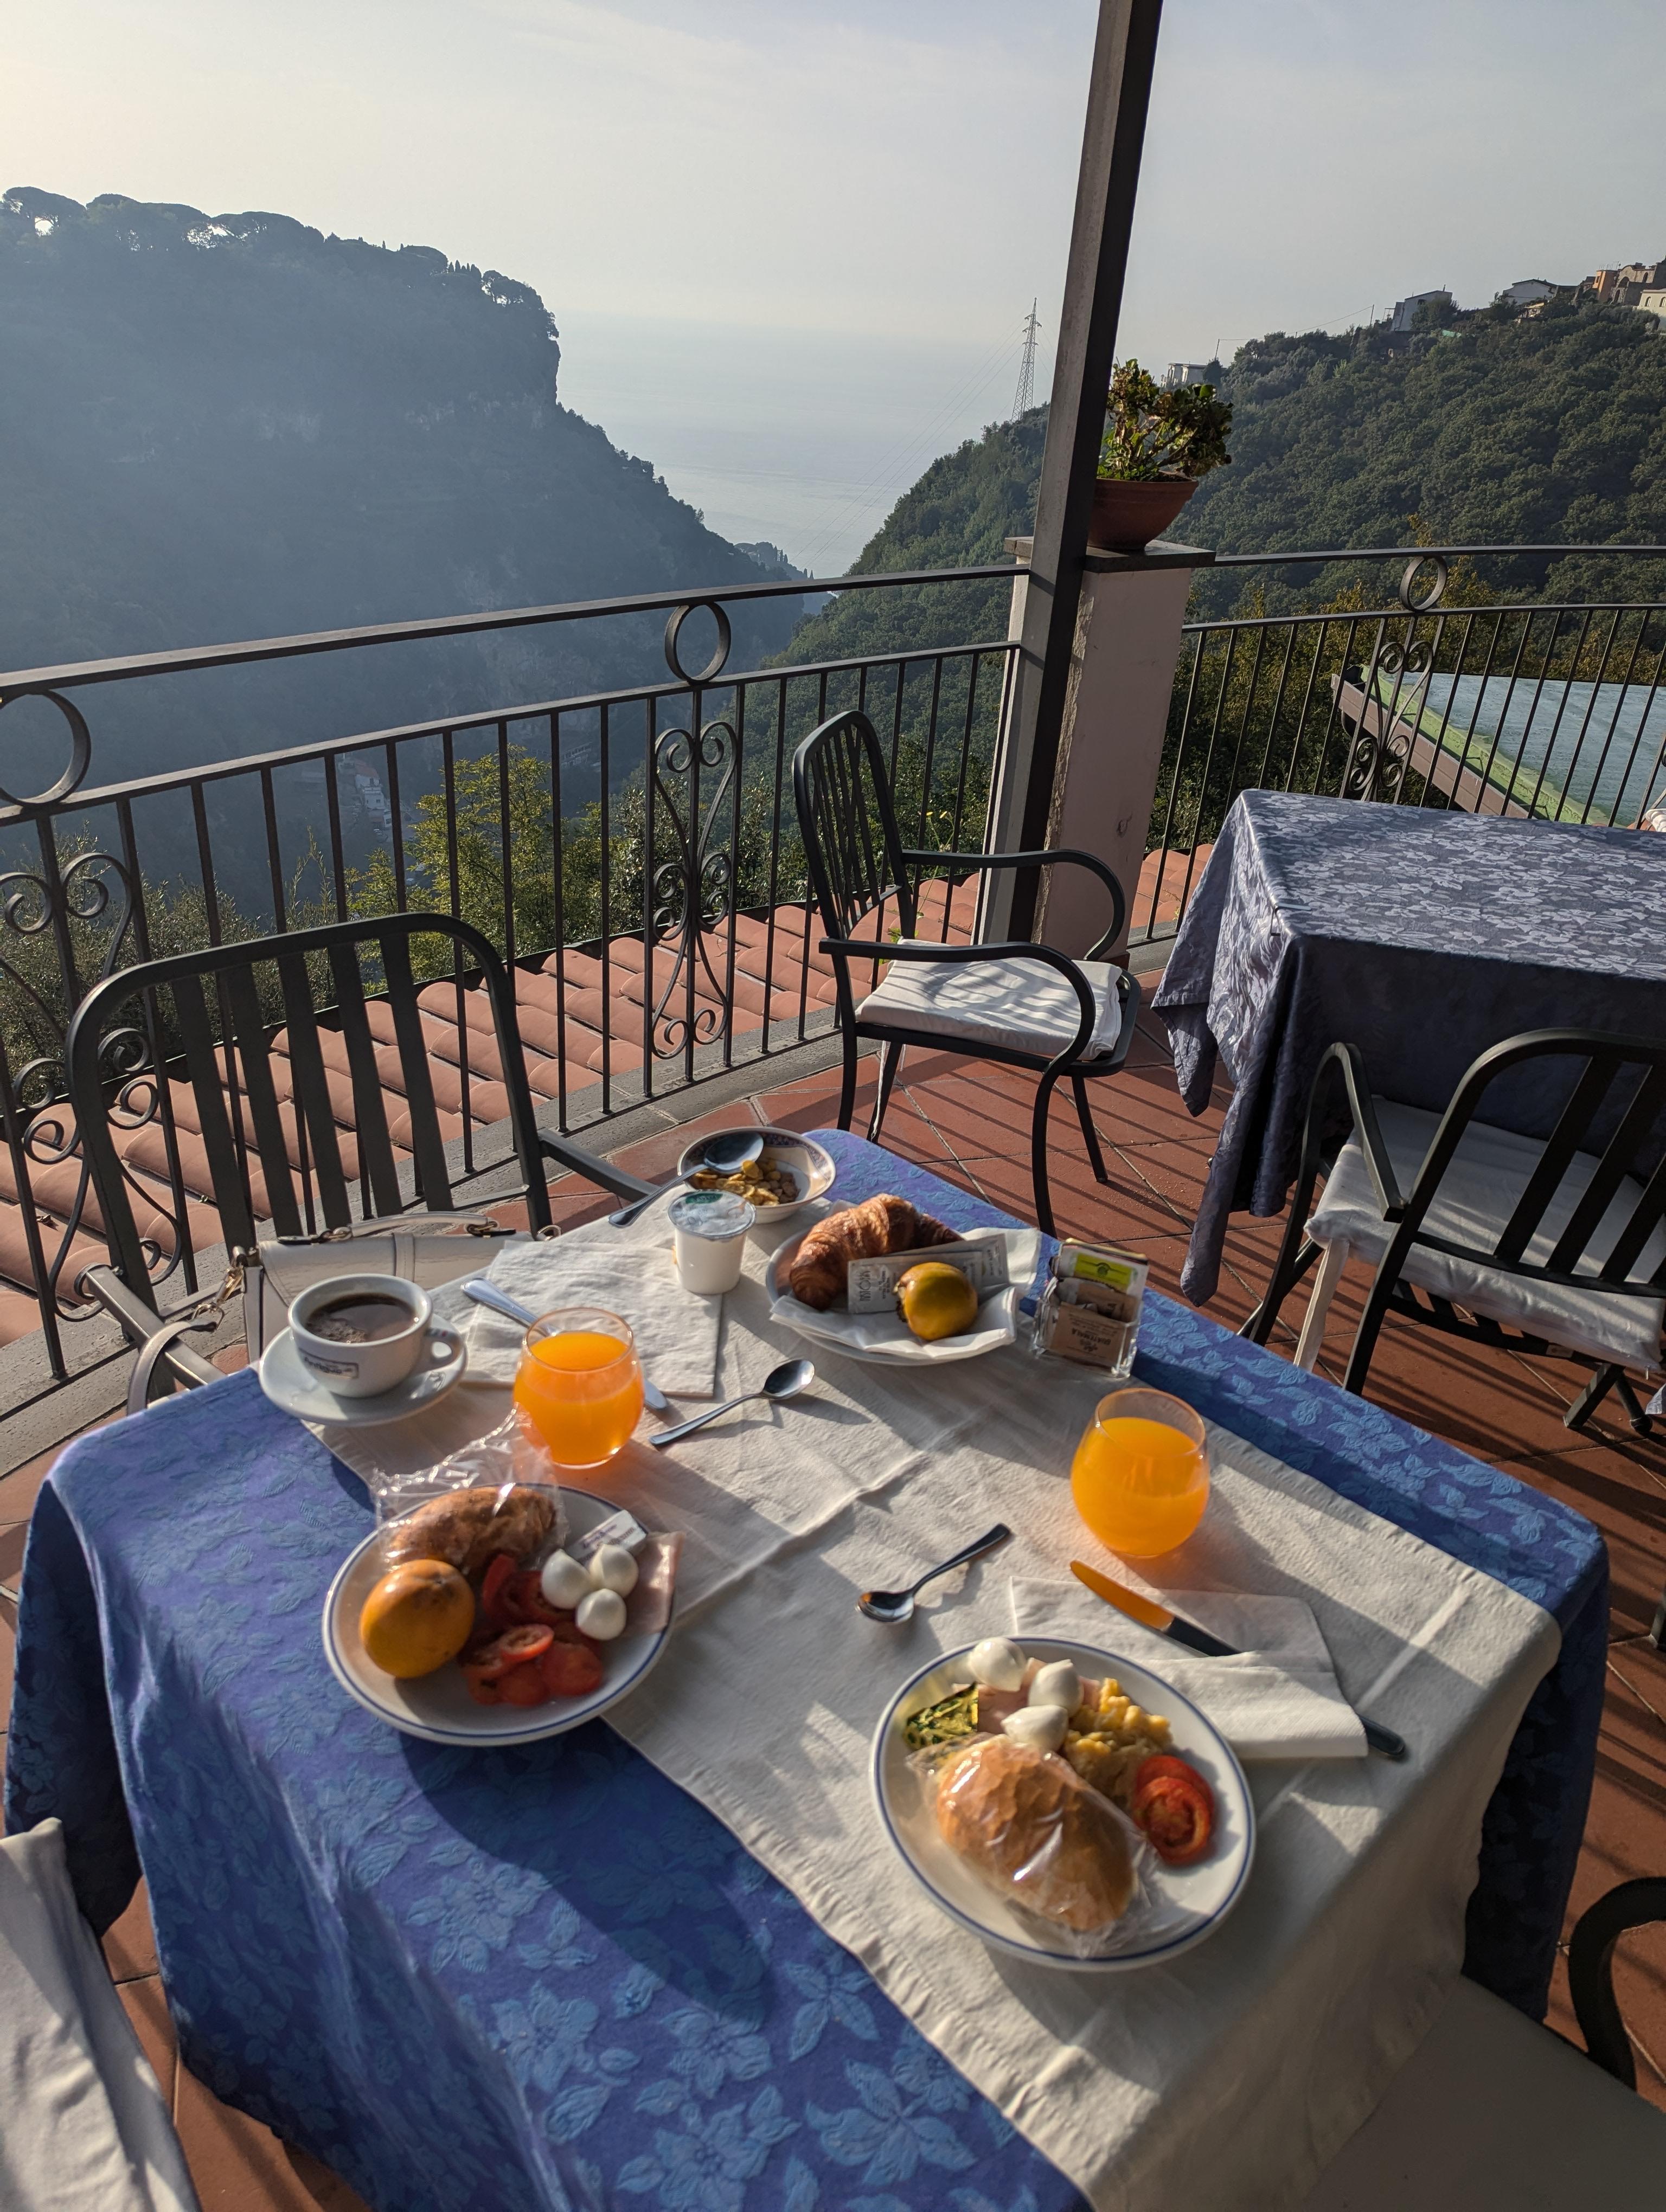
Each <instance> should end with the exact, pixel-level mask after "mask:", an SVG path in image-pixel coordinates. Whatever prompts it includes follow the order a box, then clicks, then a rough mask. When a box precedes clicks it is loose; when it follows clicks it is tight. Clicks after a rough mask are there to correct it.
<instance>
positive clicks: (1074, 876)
mask: <svg viewBox="0 0 1666 2212" xmlns="http://www.w3.org/2000/svg"><path fill="white" fill-rule="evenodd" d="M1008 550H1010V551H1013V552H1016V553H1018V555H1019V557H1020V558H1023V557H1024V555H1025V552H1026V551H1027V550H1028V549H1027V546H1026V545H1025V541H1024V540H1022V539H1016V540H1009V541H1008ZM1213 558H1214V556H1213V553H1210V552H1207V551H1204V550H1200V549H1199V548H1198V547H1196V546H1192V545H1179V544H1170V542H1168V541H1167V540H1166V539H1163V538H1158V539H1156V540H1154V541H1153V542H1152V544H1150V545H1148V546H1147V547H1146V550H1145V551H1144V552H1143V553H1095V552H1091V553H1089V555H1088V556H1087V560H1086V563H1085V574H1084V575H1083V578H1082V588H1081V594H1080V597H1079V600H1078V603H1077V610H1076V633H1075V642H1074V645H1073V650H1072V653H1071V664H1070V676H1069V684H1068V689H1067V693H1066V699H1065V709H1064V722H1063V727H1062V729H1061V734H1060V741H1059V754H1058V765H1057V769H1056V770H1055V775H1054V780H1053V802H1052V807H1051V811H1050V816H1049V825H1048V836H1047V842H1048V844H1049V846H1055V845H1072V846H1074V847H1076V848H1078V849H1079V850H1080V851H1083V852H1088V853H1091V854H1094V855H1095V856H1096V858H1097V859H1099V860H1104V862H1105V863H1106V864H1107V866H1110V868H1112V869H1113V870H1114V871H1115V872H1116V875H1117V877H1118V878H1120V880H1121V882H1122V888H1123V890H1125V891H1126V892H1127V893H1128V909H1129V915H1130V919H1131V918H1132V915H1133V909H1134V896H1135V892H1136V890H1137V887H1138V884H1139V881H1140V863H1141V862H1142V861H1143V860H1144V859H1145V856H1146V835H1147V832H1148V830H1149V828H1150V824H1151V815H1152V804H1153V802H1154V800H1155V799H1156V796H1157V777H1158V769H1159V767H1160V765H1161V763H1162V758H1163V740H1164V734H1165V732H1166V731H1167V728H1168V719H1169V701H1170V694H1171V692H1172V690H1173V685H1174V671H1175V665H1176V663H1177V660H1178V659H1179V657H1180V644H1181V635H1180V634H1181V624H1182V623H1183V620H1184V617H1185V611H1186V600H1187V597H1188V594H1189V592H1190V590H1191V583H1192V574H1193V572H1194V570H1195V569H1197V568H1207V566H1208V565H1209V564H1210V563H1211V562H1213ZM1026 588H1027V584H1026V580H1025V578H1024V577H1023V576H1020V577H1019V578H1018V580H1016V581H1015V582H1014V584H1013V586H1012V601H1013V613H1012V622H1013V624H1014V625H1015V628H1014V629H1013V630H1012V632H1010V633H1009V634H1010V635H1018V632H1019V631H1020V630H1021V628H1022V623H1023V614H1024V607H1023V600H1022V596H1021V595H1022V594H1023V593H1024V592H1025V589H1026ZM1034 680H1035V671H1032V670H1029V669H1027V668H1026V667H1025V663H1024V660H1023V658H1022V656H1021V654H1017V653H1015V654H1014V655H1013V658H1012V677H1011V678H1010V680H1009V687H1008V700H1007V702H1006V703H1007V714H1006V716H1005V717H1004V719H1003V732H1011V731H1015V730H1017V729H1018V727H1020V726H1021V723H1020V720H1019V717H1018V714H1017V712H1016V711H1015V708H1016V706H1017V697H1016V693H1017V690H1018V687H1019V686H1021V685H1023V684H1025V683H1026V682H1033V681H1034ZM1028 775H1029V763H1028V762H1020V761H1018V759H1016V758H1015V757H1012V755H1011V752H1010V750H1009V748H1008V747H1007V746H1006V744H1003V746H1002V748H1001V752H1000V759H999V762H998V767H997V773H996V777H995V785H994V793H993V794H992V799H991V805H990V816H989V849H990V851H992V852H1001V851H1012V850H1014V849H1016V848H1017V843H1018V841H1017V837H1016V835H1015V834H1014V832H1015V829H1016V825H1017V821H1018V816H1019V813H1020V811H1021V809H1022V806H1023V803H1024V792H1025V786H1026V784H1027V781H1028ZM1010 883H1011V878H1010V876H1006V875H1005V872H1003V878H996V879H995V881H994V884H991V885H990V887H989V889H988V891H987V892H986V896H985V899H984V902H983V904H982V907H981V908H980V910H979V916H978V922H979V927H978V934H979V936H980V937H981V938H982V939H985V940H986V941H988V940H996V939H1000V938H1001V937H1003V936H1006V935H1007V934H1009V933H1010V925H1009V923H1008V919H1007V917H1008V915H1009V913H1010V896H1009V892H1008V886H1009V885H1010ZM1108 919H1109V908H1108V906H1107V903H1106V899H1105V894H1104V889H1103V887H1102V886H1101V885H1100V884H1097V883H1095V882H1094V881H1093V879H1092V878H1091V877H1090V876H1088V875H1087V874H1086V873H1085V872H1084V871H1082V870H1080V869H1076V868H1070V869H1062V868H1061V869H1060V870H1058V871H1057V872H1055V874H1053V875H1052V876H1051V877H1050V878H1049V880H1048V882H1047V884H1046V888H1045V890H1044V893H1043V905H1042V907H1041V908H1040V911H1039V914H1038V916H1037V928H1036V935H1037V938H1038V939H1040V941H1041V942H1042V943H1043V944H1045V945H1055V946H1056V947H1057V948H1058V950H1059V951H1061V952H1073V953H1077V954H1080V953H1083V952H1085V951H1087V949H1088V947H1089V946H1090V945H1092V944H1093V943H1094V942H1095V941H1096V940H1097V938H1098V937H1099V935H1100V933H1102V932H1103V930H1104V927H1105V923H1106V921H1107V920H1108ZM1123 942H1124V943H1126V933H1124V939H1123ZM1116 950H1117V951H1119V952H1120V951H1122V945H1118V946H1117V948H1116Z"/></svg>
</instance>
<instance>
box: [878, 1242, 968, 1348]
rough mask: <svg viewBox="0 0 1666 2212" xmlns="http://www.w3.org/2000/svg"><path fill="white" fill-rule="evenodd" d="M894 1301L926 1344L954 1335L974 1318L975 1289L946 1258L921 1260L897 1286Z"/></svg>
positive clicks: (915, 1332)
mask: <svg viewBox="0 0 1666 2212" xmlns="http://www.w3.org/2000/svg"><path fill="white" fill-rule="evenodd" d="M897 1304H898V1305H900V1306H901V1308H902V1309H903V1320H904V1321H905V1322H907V1323H908V1325H909V1328H910V1329H911V1330H912V1331H913V1333H914V1334H915V1336H917V1337H919V1338H921V1340H922V1341H924V1342H925V1343H927V1344H934V1343H935V1342H936V1340H937V1339H938V1338H939V1336H958V1335H960V1334H961V1333H962V1332H963V1331H964V1330H965V1329H969V1328H970V1327H971V1325H972V1323H973V1322H975V1321H976V1319H977V1292H976V1291H975V1290H974V1289H973V1288H972V1286H971V1284H970V1281H969V1280H968V1279H967V1278H966V1277H965V1276H964V1275H963V1274H962V1273H961V1272H960V1270H959V1268H958V1267H951V1266H950V1265H949V1263H948V1261H946V1260H922V1261H921V1262H920V1264H919V1266H918V1267H910V1268H909V1271H908V1273H907V1274H906V1275H904V1276H903V1278H902V1279H901V1280H900V1281H899V1282H898V1284H897Z"/></svg>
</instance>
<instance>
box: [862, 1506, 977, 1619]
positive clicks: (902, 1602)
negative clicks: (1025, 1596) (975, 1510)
mask: <svg viewBox="0 0 1666 2212" xmlns="http://www.w3.org/2000/svg"><path fill="white" fill-rule="evenodd" d="M1011 1535H1012V1530H1011V1529H1010V1528H1008V1527H1007V1526H1006V1522H1004V1521H997V1522H996V1523H995V1525H994V1528H986V1529H985V1530H984V1532H983V1534H982V1535H981V1536H980V1537H979V1538H978V1539H977V1541H976V1543H972V1544H968V1545H967V1547H966V1548H965V1550H964V1552H957V1553H955V1555H954V1557H953V1559H945V1560H943V1561H942V1562H941V1564H940V1565H937V1566H934V1567H927V1570H926V1571H925V1573H924V1574H923V1575H921V1577H920V1579H919V1581H918V1582H917V1583H915V1585H914V1587H913V1589H900V1590H864V1591H863V1592H862V1594H861V1595H860V1597H859V1598H858V1599H857V1601H856V1610H857V1611H858V1612H859V1613H866V1615H867V1617H868V1619H869V1620H883V1621H885V1623H886V1624H887V1626H891V1627H898V1626H901V1625H902V1623H903V1621H905V1620H912V1619H913V1617H914V1601H915V1598H916V1597H918V1596H919V1595H920V1593H921V1590H922V1589H924V1588H925V1587H926V1584H927V1583H934V1582H935V1581H936V1580H937V1577H939V1575H946V1574H947V1573H948V1571H949V1570H950V1568H951V1567H964V1565H966V1564H967V1562H968V1561H969V1560H970V1559H982V1556H983V1554H984V1553H985V1552H993V1551H994V1549H995V1547H997V1545H1000V1544H1004V1543H1006V1541H1007V1539H1008V1538H1009V1537H1010V1536H1011Z"/></svg>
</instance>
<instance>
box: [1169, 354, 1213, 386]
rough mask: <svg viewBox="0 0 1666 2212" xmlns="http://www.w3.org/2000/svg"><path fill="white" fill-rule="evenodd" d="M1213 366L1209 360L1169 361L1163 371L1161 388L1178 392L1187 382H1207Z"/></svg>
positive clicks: (1209, 379)
mask: <svg viewBox="0 0 1666 2212" xmlns="http://www.w3.org/2000/svg"><path fill="white" fill-rule="evenodd" d="M1213 367H1214V363H1213V362H1209V361H1171V362H1170V363H1169V365H1168V367H1167V368H1165V369H1164V372H1163V389H1164V392H1178V391H1181V390H1183V388H1184V387H1185V386H1187V385H1189V384H1208V383H1210V382H1212V381H1213V379H1212V378H1211V375H1210V371H1211V370H1212V369H1213Z"/></svg>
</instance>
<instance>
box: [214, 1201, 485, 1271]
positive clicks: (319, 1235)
mask: <svg viewBox="0 0 1666 2212" xmlns="http://www.w3.org/2000/svg"><path fill="white" fill-rule="evenodd" d="M430 1232H431V1233H432V1234H433V1235H435V1236H436V1237H512V1236H513V1235H514V1231H513V1230H512V1229H509V1228H506V1227H505V1225H503V1223H502V1222H501V1221H499V1220H497V1219H496V1218H495V1217H494V1216H493V1215H491V1214H489V1213H383V1214H378V1215H377V1216H375V1217H374V1219H371V1220H368V1221H346V1222H344V1223H343V1224H342V1225H341V1226H340V1227H339V1228H338V1229H319V1230H317V1231H314V1233H313V1235H312V1236H310V1237H271V1238H268V1239H265V1240H264V1242H267V1243H272V1244H277V1245H282V1246H284V1247H286V1248H288V1247H289V1246H294V1245H304V1244H352V1243H357V1242H358V1240H359V1239H360V1238H361V1237H410V1236H426V1235H428V1234H429V1233H430ZM237 1256H238V1257H239V1258H240V1259H241V1260H242V1261H243V1262H244V1264H245V1265H247V1264H248V1262H249V1258H250V1255H248V1254H247V1253H240V1254H239V1255H237ZM254 1256H255V1259H256V1262H257V1264H258V1253H257V1254H256V1255H254Z"/></svg>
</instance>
